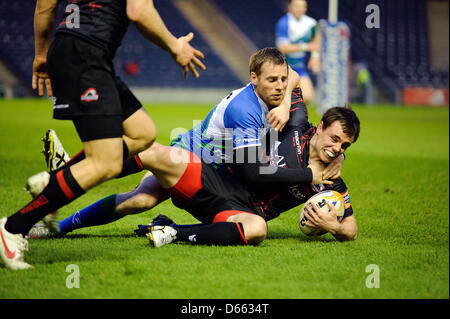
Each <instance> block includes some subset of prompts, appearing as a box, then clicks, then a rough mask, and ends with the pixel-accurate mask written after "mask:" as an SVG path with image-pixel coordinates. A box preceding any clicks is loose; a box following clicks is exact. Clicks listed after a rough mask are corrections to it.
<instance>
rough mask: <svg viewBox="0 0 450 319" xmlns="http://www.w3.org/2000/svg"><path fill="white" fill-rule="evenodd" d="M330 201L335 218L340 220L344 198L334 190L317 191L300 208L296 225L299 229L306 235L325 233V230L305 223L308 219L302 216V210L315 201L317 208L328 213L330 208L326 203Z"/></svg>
mask: <svg viewBox="0 0 450 319" xmlns="http://www.w3.org/2000/svg"><path fill="white" fill-rule="evenodd" d="M328 202H331V203H332V204H333V205H334V208H335V209H336V215H337V220H338V222H340V221H341V220H342V218H343V217H344V211H345V207H344V206H345V203H344V198H343V197H342V195H341V194H339V193H338V192H335V191H331V190H327V191H323V192H320V193H317V194H316V195H314V196H312V197H311V198H310V199H308V200H307V201H306V203H305V204H304V205H303V207H302V209H301V210H300V216H299V219H298V226H299V227H300V230H301V231H302V232H303V233H304V234H306V235H308V236H320V235H323V234H325V233H326V231H324V230H322V229H319V228H316V227H310V226H307V225H305V223H306V222H307V221H308V219H307V218H306V217H305V216H304V211H305V210H306V206H307V205H311V203H315V204H316V205H317V206H318V207H319V209H320V210H321V211H322V212H325V213H328V212H330V209H329V208H328V205H327V203H328Z"/></svg>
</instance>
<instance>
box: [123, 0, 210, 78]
mask: <svg viewBox="0 0 450 319" xmlns="http://www.w3.org/2000/svg"><path fill="white" fill-rule="evenodd" d="M127 16H128V18H129V19H130V21H132V22H133V23H134V24H135V25H136V28H137V29H138V30H139V32H140V33H141V34H142V35H143V36H144V37H145V38H146V39H148V40H150V41H151V42H153V43H154V44H156V45H157V46H159V47H160V48H161V49H163V50H165V51H168V52H169V53H170V54H171V56H172V58H173V60H174V61H175V62H176V63H177V64H178V65H179V66H181V67H182V68H183V73H184V77H185V78H186V77H187V75H188V73H189V70H190V71H191V72H192V74H193V75H194V76H195V77H198V76H199V74H198V72H197V69H196V66H197V67H199V68H200V69H201V70H205V69H206V67H205V65H204V64H203V63H202V62H201V61H200V60H199V58H202V59H203V58H204V55H203V53H202V52H201V51H199V50H196V49H194V48H193V47H192V46H191V45H190V44H189V42H190V41H191V40H192V39H193V37H194V34H193V33H192V32H191V33H189V34H188V35H186V36H183V37H179V38H176V37H175V36H174V35H173V34H172V33H171V32H170V31H169V30H168V29H167V27H166V25H165V24H164V22H163V20H162V19H161V16H160V15H159V13H158V11H157V10H156V8H155V6H154V4H153V0H127Z"/></svg>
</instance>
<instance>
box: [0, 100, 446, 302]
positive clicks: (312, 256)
mask: <svg viewBox="0 0 450 319" xmlns="http://www.w3.org/2000/svg"><path fill="white" fill-rule="evenodd" d="M146 108H147V110H148V111H149V113H150V115H151V116H152V118H153V119H154V121H155V123H156V126H157V129H158V139H157V141H158V142H160V143H163V144H167V143H168V142H169V137H170V134H171V131H172V129H174V128H185V129H189V128H191V127H192V124H193V120H200V119H202V118H203V117H204V116H205V114H206V113H207V112H208V111H209V107H208V106H206V105H202V106H188V105H183V106H177V105H170V104H159V105H153V104H147V105H146ZM354 109H355V111H356V112H357V114H358V115H359V117H360V120H361V135H360V139H359V140H358V142H357V143H356V144H354V145H352V147H350V149H349V150H348V152H347V159H346V161H345V163H344V168H343V173H342V175H343V177H344V179H345V181H346V183H347V185H348V186H349V189H350V196H351V201H352V205H353V208H354V211H355V215H356V218H357V222H358V226H359V234H358V239H357V240H356V241H354V242H345V243H339V242H336V241H335V240H334V238H333V237H332V236H331V235H329V234H327V235H324V236H322V237H318V238H308V237H306V236H304V235H303V234H301V233H300V231H299V228H298V226H297V219H298V209H293V210H291V211H289V212H286V213H284V214H282V215H281V216H280V217H279V218H277V219H275V220H273V221H270V222H269V235H268V238H267V240H265V241H264V242H263V243H262V244H260V245H259V246H256V247H252V246H247V247H207V246H194V245H190V244H184V243H176V244H171V245H167V246H164V247H162V248H160V249H153V248H151V247H150V246H149V244H148V242H147V241H146V239H145V238H136V237H134V236H133V235H132V234H133V229H134V228H135V227H136V225H137V224H144V223H148V222H150V221H151V219H152V218H153V217H154V216H156V215H157V214H159V213H163V214H167V215H169V216H171V217H172V218H173V219H174V220H175V222H178V223H195V222H196V220H195V219H194V218H193V217H191V216H190V215H189V214H188V213H186V212H184V211H182V210H179V209H177V208H175V207H174V206H173V205H172V203H171V202H170V201H167V202H165V203H163V204H161V205H160V206H158V207H156V208H155V209H153V210H152V211H148V212H145V213H143V214H140V215H134V216H128V217H126V218H124V219H122V220H120V221H118V222H116V223H113V224H109V225H105V226H99V227H94V228H85V229H81V230H78V231H75V232H73V233H71V234H69V235H67V236H66V237H65V238H63V239H50V240H29V248H30V250H29V251H28V252H27V253H26V255H25V260H26V261H27V262H29V263H31V264H32V265H33V266H34V269H32V270H25V271H15V272H14V271H10V270H7V269H6V268H5V267H4V266H3V265H2V266H0V299H9V298H20V299H21V298H81V299H84V298H151V299H158V298H174V299H178V298H181V299H204V298H205V299H209V298H213V299H216V298H217V299H229V298H237V299H247V298H251V299H258V298H262V299H278V298H280V299H281V298H283V299H304V298H306V299H309V298H326V299H331V298H363V299H366V298H368V299H369V298H370V299H384V298H387V299H391V298H400V299H403V298H408V299H409V298H414V299H415V298H421V299H448V298H449V109H448V108H405V107H395V106H376V107H371V108H369V107H364V106H354ZM51 114H52V104H51V103H50V102H49V101H47V100H34V99H30V100H27V99H25V100H10V101H7V100H0V163H1V165H0V180H1V183H0V217H3V216H8V215H11V214H12V213H14V212H15V211H17V210H18V209H20V208H22V207H23V206H24V205H25V204H26V203H27V202H28V201H29V200H30V197H29V195H28V194H27V193H26V192H25V191H24V184H25V181H26V179H27V178H28V177H29V176H31V175H32V174H34V173H37V172H39V171H42V170H45V164H44V161H43V156H42V155H41V154H40V153H39V151H40V150H41V141H40V137H42V136H43V133H44V132H45V130H46V129H48V128H53V129H55V130H56V132H57V133H58V136H59V137H60V139H61V140H62V142H63V143H64V145H65V147H66V149H67V151H68V152H69V153H70V154H75V153H76V152H78V151H79V150H80V149H81V147H82V145H81V142H80V141H79V139H78V137H77V135H76V132H75V129H74V128H73V125H72V123H71V122H70V121H56V120H53V119H52V118H51ZM310 117H311V119H312V121H313V122H314V123H317V120H318V116H317V115H316V112H315V111H314V110H313V109H311V110H310ZM142 176H143V173H140V174H136V175H134V176H129V177H126V178H123V179H121V180H113V181H109V182H107V183H105V184H103V185H101V186H99V187H96V188H94V189H92V190H90V191H88V192H87V194H85V195H84V196H82V197H81V198H79V199H77V200H76V201H74V202H73V203H71V204H70V205H68V206H66V207H64V208H62V209H61V210H60V211H59V216H60V218H65V217H67V216H69V215H70V214H72V213H74V212H75V211H77V210H79V209H81V208H83V207H85V206H87V205H89V204H91V203H93V202H94V201H96V200H98V199H100V198H102V197H104V196H107V195H109V194H113V193H119V192H125V191H128V190H131V189H132V188H133V187H134V186H136V185H137V184H138V182H139V180H140V178H141V177H142ZM70 265H76V266H78V269H79V274H80V277H79V284H80V287H79V288H68V286H67V285H66V284H67V283H68V282H69V283H70V277H68V276H70V275H71V274H73V273H72V272H70V271H69V272H66V270H69V268H67V267H68V266H70ZM370 265H376V266H377V267H378V270H379V272H378V275H379V277H378V278H379V288H369V287H368V286H367V285H366V283H367V282H368V283H374V282H375V281H374V280H375V279H373V278H374V276H375V275H376V273H375V272H374V271H373V268H370ZM368 267H369V268H368ZM366 270H367V271H366ZM370 276H372V277H370ZM369 286H370V285H369ZM69 287H70V285H69Z"/></svg>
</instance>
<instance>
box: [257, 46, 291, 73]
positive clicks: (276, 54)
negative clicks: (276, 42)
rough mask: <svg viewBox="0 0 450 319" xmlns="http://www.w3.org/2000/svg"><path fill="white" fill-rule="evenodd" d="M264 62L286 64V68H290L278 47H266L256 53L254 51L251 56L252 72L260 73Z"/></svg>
mask: <svg viewBox="0 0 450 319" xmlns="http://www.w3.org/2000/svg"><path fill="white" fill-rule="evenodd" d="M264 62H271V63H273V64H275V65H283V64H286V68H288V65H287V62H286V58H285V57H284V55H283V53H281V51H280V50H278V49H277V48H264V49H261V50H259V51H258V52H256V53H253V54H252V56H251V57H250V65H249V69H250V73H252V72H255V73H256V75H260V74H261V67H262V65H263V64H264Z"/></svg>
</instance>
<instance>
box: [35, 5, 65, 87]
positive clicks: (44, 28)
mask: <svg viewBox="0 0 450 319" xmlns="http://www.w3.org/2000/svg"><path fill="white" fill-rule="evenodd" d="M58 3H59V1H58V0H37V2H36V9H35V11H34V22H33V24H34V49H35V57H34V61H33V78H32V87H33V89H34V90H35V89H36V88H38V94H39V96H42V95H44V83H45V86H46V87H47V93H48V95H49V96H52V95H53V92H52V88H51V83H50V77H49V75H48V72H47V52H48V48H49V47H50V43H51V41H52V34H53V28H54V27H55V20H56V12H57V9H58Z"/></svg>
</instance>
